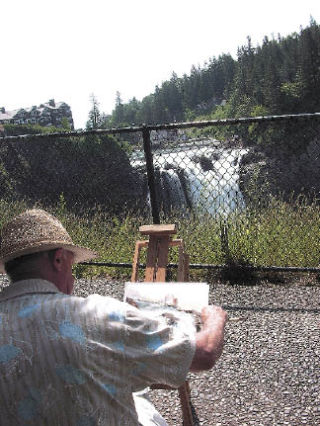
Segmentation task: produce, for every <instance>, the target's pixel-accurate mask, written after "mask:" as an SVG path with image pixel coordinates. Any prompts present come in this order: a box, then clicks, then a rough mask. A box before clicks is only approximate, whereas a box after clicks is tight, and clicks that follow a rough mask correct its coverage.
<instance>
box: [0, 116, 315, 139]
mask: <svg viewBox="0 0 320 426" xmlns="http://www.w3.org/2000/svg"><path fill="white" fill-rule="evenodd" d="M313 118H320V112H314V113H303V114H283V115H264V116H257V117H240V118H225V119H221V120H203V121H187V122H176V123H168V124H150V125H147V124H142V125H139V126H128V127H113V128H109V129H95V130H75V131H64V132H53V133H37V134H25V135H19V136H1V137H0V141H16V140H23V139H29V138H31V137H32V138H39V139H40V138H63V137H70V136H86V135H112V134H118V133H135V132H142V131H146V130H148V131H151V130H174V129H188V128H192V127H208V126H228V125H235V124H251V123H261V122H269V121H270V122H275V121H287V120H293V121H294V120H306V119H313Z"/></svg>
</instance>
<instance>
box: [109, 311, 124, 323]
mask: <svg viewBox="0 0 320 426" xmlns="http://www.w3.org/2000/svg"><path fill="white" fill-rule="evenodd" d="M108 319H109V321H117V322H123V321H124V315H123V314H122V313H121V312H116V311H114V312H110V313H109V314H108Z"/></svg>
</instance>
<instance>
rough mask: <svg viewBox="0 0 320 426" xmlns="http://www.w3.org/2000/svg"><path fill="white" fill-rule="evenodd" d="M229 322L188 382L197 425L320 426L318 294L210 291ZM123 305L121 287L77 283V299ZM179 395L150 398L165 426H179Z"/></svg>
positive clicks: (275, 289) (265, 288) (275, 288)
mask: <svg viewBox="0 0 320 426" xmlns="http://www.w3.org/2000/svg"><path fill="white" fill-rule="evenodd" d="M210 288H211V291H210V303H215V304H219V305H222V306H224V308H225V309H226V310H227V312H228V315H229V318H238V320H237V321H230V322H229V323H228V324H227V326H226V342H225V349H224V353H223V355H222V357H221V358H220V360H219V361H218V363H217V364H216V366H215V367H214V368H213V369H212V370H211V371H209V372H204V373H200V374H190V375H189V383H190V387H191V399H192V404H193V407H194V415H195V424H196V425H212V426H213V425H214V426H219V425H221V426H222V425H228V426H240V425H241V426H244V425H266V426H267V425H292V426H294V425H309V426H311V425H315V426H318V425H320V338H319V334H320V315H319V313H320V307H319V301H320V286H303V285H271V284H264V285H254V286H244V285H242V286H228V285H226V284H216V285H211V287H210ZM89 293H99V294H105V295H107V294H108V295H111V296H113V297H116V298H118V299H120V300H121V299H122V295H123V283H118V284H117V283H115V282H112V281H107V280H103V279H99V280H78V281H77V283H76V294H77V295H79V296H86V295H87V294H89ZM177 395H178V393H177V391H164V390H154V391H152V395H151V398H152V400H153V402H154V404H155V406H156V407H157V409H158V410H159V411H160V413H161V414H162V415H163V416H164V417H165V418H166V420H167V422H168V424H169V425H170V426H171V425H181V424H182V420H181V411H180V407H179V399H178V397H177Z"/></svg>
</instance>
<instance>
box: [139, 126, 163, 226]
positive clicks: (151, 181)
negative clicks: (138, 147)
mask: <svg viewBox="0 0 320 426" xmlns="http://www.w3.org/2000/svg"><path fill="white" fill-rule="evenodd" d="M142 137H143V150H144V157H145V160H146V166H147V178H148V186H149V191H150V202H151V211H152V219H153V223H154V224H160V214H159V205H158V199H157V190H156V183H155V178H154V167H153V158H152V152H151V140H150V130H149V129H148V128H147V126H143V129H142Z"/></svg>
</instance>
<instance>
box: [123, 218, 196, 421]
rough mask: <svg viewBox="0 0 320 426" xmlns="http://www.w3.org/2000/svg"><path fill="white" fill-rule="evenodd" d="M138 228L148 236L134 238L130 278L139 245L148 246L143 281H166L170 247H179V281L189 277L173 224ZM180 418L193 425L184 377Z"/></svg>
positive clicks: (136, 263) (135, 275) (135, 268)
mask: <svg viewBox="0 0 320 426" xmlns="http://www.w3.org/2000/svg"><path fill="white" fill-rule="evenodd" d="M139 231H140V233H141V234H142V235H149V240H141V241H137V242H136V246H135V251H134V257H133V267H132V276H131V281H133V282H136V281H138V273H139V258H140V252H141V249H142V248H147V263H146V272H145V278H144V281H146V282H165V280H166V270H167V265H168V253H169V247H178V248H179V261H178V275H177V278H178V281H181V282H186V281H189V256H188V255H187V254H186V253H185V251H184V246H183V240H181V239H176V240H173V239H172V235H173V234H175V233H176V232H177V231H176V226H175V225H144V226H140V228H139ZM152 389H172V388H171V387H169V386H165V385H153V386H152ZM178 391H179V397H180V403H181V409H182V418H183V425H184V426H193V416H192V410H191V405H190V388H189V383H188V381H185V382H184V384H183V385H181V386H180V387H179V389H178Z"/></svg>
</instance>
